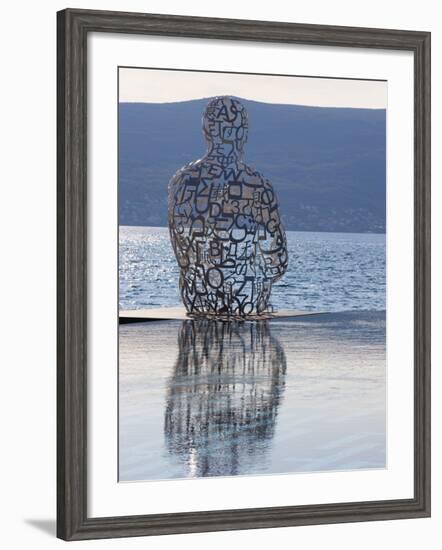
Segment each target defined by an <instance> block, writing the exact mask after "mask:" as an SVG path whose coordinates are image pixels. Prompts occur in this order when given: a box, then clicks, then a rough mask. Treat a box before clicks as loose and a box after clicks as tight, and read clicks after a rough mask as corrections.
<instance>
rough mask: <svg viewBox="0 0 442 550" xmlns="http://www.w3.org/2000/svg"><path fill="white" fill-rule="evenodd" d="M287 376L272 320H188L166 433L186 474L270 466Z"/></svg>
mask: <svg viewBox="0 0 442 550" xmlns="http://www.w3.org/2000/svg"><path fill="white" fill-rule="evenodd" d="M286 371H287V361H286V356H285V352H284V349H283V347H282V345H281V344H280V342H279V341H278V339H277V338H275V337H274V336H272V335H271V332H270V326H269V323H268V322H267V321H259V322H256V323H242V322H237V321H235V320H233V321H231V322H229V323H225V322H218V321H215V320H212V319H207V318H203V319H194V320H188V321H183V324H182V326H181V329H180V332H179V336H178V357H177V360H176V363H175V368H174V371H173V374H172V376H171V378H170V379H169V381H168V384H167V385H168V392H167V399H166V410H165V415H164V434H165V440H166V445H167V449H168V451H169V453H170V454H171V455H172V456H173V457H175V458H176V459H177V460H178V461H179V462H180V463H181V464H182V465H183V466H184V468H185V471H186V476H188V477H205V476H223V475H224V476H225V475H240V474H247V473H250V472H254V471H256V467H257V464H259V466H260V467H261V468H262V467H263V466H264V465H265V463H266V460H267V457H268V452H269V450H270V449H271V446H272V441H273V436H274V433H275V428H276V421H277V416H278V410H279V407H280V405H281V403H282V400H283V397H284V391H285V379H286Z"/></svg>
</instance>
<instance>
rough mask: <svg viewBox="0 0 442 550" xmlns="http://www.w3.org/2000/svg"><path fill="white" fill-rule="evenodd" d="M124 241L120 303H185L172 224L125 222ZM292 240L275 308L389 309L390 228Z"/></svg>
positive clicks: (299, 235)
mask: <svg viewBox="0 0 442 550" xmlns="http://www.w3.org/2000/svg"><path fill="white" fill-rule="evenodd" d="M119 241H120V247H119V276H120V284H119V292H120V295H119V304H120V309H141V308H157V307H166V306H176V305H181V299H180V295H179V290H178V278H179V270H178V266H177V263H176V260H175V257H174V254H173V250H172V247H171V244H170V240H169V232H168V229H167V228H165V227H127V226H120V237H119ZM287 242H288V248H289V267H288V271H287V272H286V274H285V275H284V277H283V278H282V279H281V280H279V281H278V282H277V283H276V284H275V285H274V286H273V289H272V297H271V303H272V305H273V306H274V308H275V309H277V310H278V309H303V310H308V311H334V312H337V311H350V310H358V311H382V310H385V234H362V233H312V232H301V231H288V232H287Z"/></svg>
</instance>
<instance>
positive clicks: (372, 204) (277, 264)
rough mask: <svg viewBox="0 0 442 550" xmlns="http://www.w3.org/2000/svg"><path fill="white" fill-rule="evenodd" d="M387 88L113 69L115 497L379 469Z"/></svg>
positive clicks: (376, 83)
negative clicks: (202, 482) (231, 480)
mask: <svg viewBox="0 0 442 550" xmlns="http://www.w3.org/2000/svg"><path fill="white" fill-rule="evenodd" d="M387 94H388V83H387V81H386V80H370V79H366V80H363V79H350V78H332V77H323V76H318V77H314V76H303V75H290V74H284V75H282V74H252V73H235V72H219V71H203V70H198V71H197V70H185V69H170V68H167V67H165V68H161V69H159V68H149V67H146V68H143V67H129V66H119V67H118V106H115V107H116V108H117V109H118V221H119V226H118V240H119V246H118V294H119V295H118V310H119V342H118V481H119V482H121V483H124V482H148V481H160V480H171V479H175V480H176V479H196V478H207V477H214V476H225V477H226V476H228V477H230V476H258V475H261V476H262V475H274V474H297V473H315V474H317V475H321V474H322V473H324V472H337V471H341V472H342V471H343V472H345V471H355V470H359V471H361V470H375V469H377V470H382V469H386V468H387V467H388V455H387V444H386V437H387V429H386V426H387V412H388V411H387V399H386V396H387V361H386V357H387V355H386V310H387V306H386V301H387V300H386V293H387V285H386V236H387V223H386V119H387V109H388V101H387Z"/></svg>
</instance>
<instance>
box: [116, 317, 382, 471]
mask: <svg viewBox="0 0 442 550" xmlns="http://www.w3.org/2000/svg"><path fill="white" fill-rule="evenodd" d="M385 375H386V372H385V314H384V313H382V312H342V313H336V314H325V315H318V316H311V317H304V318H297V319H295V320H293V319H292V320H273V321H270V322H266V321H260V322H255V323H253V322H245V323H222V322H214V321H210V322H207V321H190V320H189V321H183V322H181V321H159V322H149V323H140V324H133V325H121V326H120V379H119V383H120V385H119V391H120V402H119V405H120V409H119V413H120V414H119V422H120V430H119V434H120V447H119V468H120V470H119V477H120V481H135V480H158V479H173V478H194V477H208V476H231V475H255V474H275V473H289V472H313V471H314V472H319V471H330V470H354V469H369V468H383V467H385V464H386V446H385V437H386V431H385V406H386V402H385V395H386V394H385V389H386V388H385Z"/></svg>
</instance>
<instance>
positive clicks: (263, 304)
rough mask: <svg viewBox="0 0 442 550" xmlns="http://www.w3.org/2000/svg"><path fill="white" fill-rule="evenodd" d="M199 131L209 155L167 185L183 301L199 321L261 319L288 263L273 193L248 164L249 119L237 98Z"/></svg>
mask: <svg viewBox="0 0 442 550" xmlns="http://www.w3.org/2000/svg"><path fill="white" fill-rule="evenodd" d="M202 126H203V133H204V136H205V138H206V141H207V143H208V149H207V153H206V154H205V155H204V157H203V158H201V159H200V160H197V161H195V162H191V163H190V164H188V165H186V166H184V167H183V168H182V169H181V170H179V171H178V172H177V173H176V174H175V175H174V176H173V178H172V179H171V181H170V183H169V231H170V238H171V242H172V246H173V249H174V252H175V256H176V259H177V262H178V265H179V267H180V273H181V274H180V281H179V285H180V291H181V297H182V300H183V303H184V306H185V308H186V310H187V312H188V313H189V314H194V315H196V316H198V315H201V316H216V317H219V316H224V317H242V318H243V317H251V316H261V315H262V314H264V313H265V312H266V311H267V310H268V307H269V299H270V293H271V289H272V284H273V283H274V282H275V281H277V280H278V279H279V278H280V277H281V276H282V275H283V274H284V273H285V271H286V269H287V263H288V255H287V242H286V237H285V232H284V228H283V226H282V223H281V219H280V215H279V210H278V202H277V199H276V195H275V191H274V189H273V187H272V184H271V183H270V181H269V180H267V179H266V178H264V177H263V176H262V175H261V174H260V173H259V172H257V171H256V170H254V169H253V168H251V167H250V166H247V164H245V162H244V161H243V150H244V145H245V143H246V141H247V135H248V116H247V112H246V110H245V108H244V106H243V105H242V104H241V103H240V102H239V101H238V100H237V99H234V98H232V97H228V96H223V97H216V98H214V99H212V100H211V101H210V102H209V103H208V105H207V106H206V109H205V111H204V114H203V119H202Z"/></svg>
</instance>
